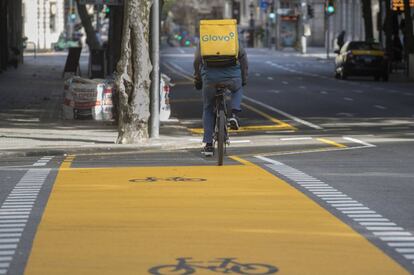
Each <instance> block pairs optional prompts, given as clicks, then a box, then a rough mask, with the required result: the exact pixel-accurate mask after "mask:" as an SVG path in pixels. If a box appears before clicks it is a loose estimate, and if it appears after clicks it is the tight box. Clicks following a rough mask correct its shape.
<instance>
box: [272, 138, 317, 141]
mask: <svg viewBox="0 0 414 275" xmlns="http://www.w3.org/2000/svg"><path fill="white" fill-rule="evenodd" d="M312 139H313V138H312V137H298V138H280V139H279V140H281V141H296V140H312Z"/></svg>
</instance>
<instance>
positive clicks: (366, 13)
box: [362, 0, 374, 41]
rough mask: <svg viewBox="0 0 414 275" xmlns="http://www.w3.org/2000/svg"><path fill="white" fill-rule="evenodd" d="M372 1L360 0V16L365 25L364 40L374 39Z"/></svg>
mask: <svg viewBox="0 0 414 275" xmlns="http://www.w3.org/2000/svg"><path fill="white" fill-rule="evenodd" d="M371 5H372V3H371V0H362V16H363V17H364V25H365V40H366V41H373V40H374V29H373V24H372V7H371Z"/></svg>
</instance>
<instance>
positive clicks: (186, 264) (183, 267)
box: [148, 258, 278, 275]
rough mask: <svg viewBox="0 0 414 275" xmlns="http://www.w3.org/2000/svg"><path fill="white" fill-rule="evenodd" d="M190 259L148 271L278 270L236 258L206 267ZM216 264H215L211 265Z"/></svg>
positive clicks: (254, 274) (260, 273)
mask: <svg viewBox="0 0 414 275" xmlns="http://www.w3.org/2000/svg"><path fill="white" fill-rule="evenodd" d="M191 259H192V258H177V263H176V264H170V265H159V266H154V267H152V268H151V269H149V270H148V272H149V273H150V274H153V275H169V274H176V275H189V274H194V273H196V272H197V270H200V269H203V270H209V271H211V272H215V273H222V274H245V275H268V274H275V273H276V272H278V269H277V268H276V267H275V266H272V265H268V264H259V263H246V264H243V263H239V262H237V261H236V259H237V258H218V259H217V260H216V261H209V262H208V263H211V264H207V265H202V263H203V262H195V261H190V260H191ZM213 263H216V264H213Z"/></svg>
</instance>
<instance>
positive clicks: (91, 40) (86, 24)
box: [76, 0, 101, 49]
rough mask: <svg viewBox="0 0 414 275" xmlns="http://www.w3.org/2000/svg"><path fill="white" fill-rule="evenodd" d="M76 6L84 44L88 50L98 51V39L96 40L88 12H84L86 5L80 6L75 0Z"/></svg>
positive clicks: (77, 0)
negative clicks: (83, 32) (84, 34)
mask: <svg viewBox="0 0 414 275" xmlns="http://www.w3.org/2000/svg"><path fill="white" fill-rule="evenodd" d="M76 5H77V8H78V14H79V17H80V19H81V21H82V26H83V28H84V29H85V33H86V43H87V44H88V46H89V48H90V49H99V48H100V46H101V45H99V42H98V39H97V38H96V34H95V30H94V28H93V26H92V22H91V18H90V17H89V14H88V11H87V10H86V5H81V4H80V3H79V0H76Z"/></svg>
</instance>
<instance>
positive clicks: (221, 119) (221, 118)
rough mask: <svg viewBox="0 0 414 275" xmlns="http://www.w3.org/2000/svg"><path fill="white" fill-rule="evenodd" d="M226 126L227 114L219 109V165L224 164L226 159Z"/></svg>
mask: <svg viewBox="0 0 414 275" xmlns="http://www.w3.org/2000/svg"><path fill="white" fill-rule="evenodd" d="M225 127H226V114H225V112H224V110H220V111H219V116H218V119H217V129H218V135H217V164H218V165H219V166H222V165H223V159H224V149H225V148H224V146H225V143H226V133H225Z"/></svg>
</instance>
